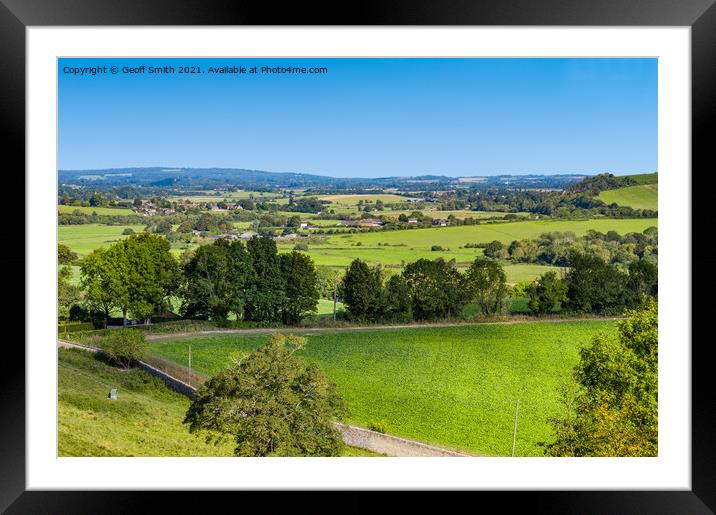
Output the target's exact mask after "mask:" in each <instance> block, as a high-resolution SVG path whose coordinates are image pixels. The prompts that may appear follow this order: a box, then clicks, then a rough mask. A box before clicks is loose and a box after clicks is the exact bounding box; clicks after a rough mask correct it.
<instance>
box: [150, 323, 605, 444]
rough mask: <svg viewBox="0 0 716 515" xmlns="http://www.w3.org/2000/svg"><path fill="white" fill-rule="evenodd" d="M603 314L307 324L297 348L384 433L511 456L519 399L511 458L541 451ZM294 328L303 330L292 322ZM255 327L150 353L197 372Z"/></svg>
mask: <svg viewBox="0 0 716 515" xmlns="http://www.w3.org/2000/svg"><path fill="white" fill-rule="evenodd" d="M614 330H615V324H614V322H613V321H609V320H589V321H568V322H526V323H516V324H478V325H460V326H454V327H422V328H410V329H399V330H395V329H382V330H380V329H366V330H352V331H335V332H314V333H313V334H311V332H310V331H306V332H304V334H306V335H308V336H309V338H308V345H307V346H306V348H305V349H303V350H301V351H299V354H300V355H301V356H303V357H304V358H305V359H306V360H308V361H315V362H318V363H319V364H320V365H321V366H322V368H323V369H324V370H325V371H326V372H327V374H328V375H329V377H330V378H331V380H332V381H334V382H335V383H336V385H337V389H338V392H339V393H340V395H342V396H343V398H344V399H345V400H346V402H347V404H348V407H349V409H350V410H351V413H352V414H351V416H350V422H351V423H353V424H356V425H359V426H364V427H366V426H368V424H369V423H371V422H372V421H381V420H382V421H385V422H386V423H387V425H388V430H387V432H388V433H389V434H394V435H397V436H402V437H405V438H411V439H416V440H419V441H423V442H426V443H432V444H435V445H440V446H443V447H446V448H452V449H456V450H462V451H465V452H468V453H475V454H485V455H494V456H509V455H510V452H511V447H512V432H513V424H514V414H515V403H516V402H517V400H518V399H519V401H520V412H519V418H518V433H517V444H516V455H517V456H540V455H542V454H543V453H542V448H541V447H540V446H539V445H538V444H539V442H544V441H548V440H549V439H550V438H551V434H552V433H551V428H550V426H549V424H548V422H547V420H548V418H549V417H551V416H555V415H557V414H558V413H560V409H561V405H560V403H559V400H558V393H557V387H558V386H559V385H560V384H561V383H562V382H563V381H565V380H566V379H567V378H568V377H569V376H570V373H571V370H572V368H573V367H574V365H576V363H577V362H578V359H579V349H580V347H581V346H583V345H585V344H588V343H589V342H590V340H591V338H592V337H593V336H594V335H595V334H597V333H598V332H600V331H606V332H613V331H614ZM296 333H297V334H302V331H301V330H300V329H299V330H296ZM264 339H265V336H260V335H239V334H227V335H212V336H192V337H188V338H181V339H173V340H159V341H152V342H150V351H151V353H152V354H154V355H157V356H159V357H161V358H164V359H167V360H170V361H173V362H175V363H178V364H181V365H184V366H186V364H187V359H188V350H189V345H191V350H192V366H193V367H194V369H195V370H196V371H197V372H199V373H203V374H207V375H211V374H215V373H217V372H218V371H220V370H221V369H222V368H223V367H224V366H226V364H227V363H228V362H229V358H230V357H231V356H241V355H243V354H246V353H248V352H251V351H253V350H255V349H257V348H258V347H259V346H260V345H261V344H262V343H263V341H264Z"/></svg>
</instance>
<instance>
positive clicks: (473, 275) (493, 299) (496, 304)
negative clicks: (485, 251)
mask: <svg viewBox="0 0 716 515" xmlns="http://www.w3.org/2000/svg"><path fill="white" fill-rule="evenodd" d="M506 280H507V277H506V275H505V271H504V270H503V268H502V265H500V263H499V262H498V261H496V260H494V259H490V258H486V257H477V258H475V261H473V262H472V264H471V265H470V267H469V268H468V269H467V270H466V272H465V276H464V278H463V285H464V288H465V293H466V294H467V295H468V298H469V299H470V300H471V301H473V302H475V303H476V304H477V305H478V308H479V310H480V313H482V314H483V315H497V314H500V313H503V312H504V311H505V310H506V308H507V304H506V303H507V300H508V298H509V288H508V287H507V283H506Z"/></svg>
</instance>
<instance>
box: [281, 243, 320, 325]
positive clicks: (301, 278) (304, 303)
mask: <svg viewBox="0 0 716 515" xmlns="http://www.w3.org/2000/svg"><path fill="white" fill-rule="evenodd" d="M279 259H280V265H281V276H282V277H283V282H284V284H285V285H286V290H285V296H286V297H285V298H286V301H285V303H284V306H283V323H284V324H288V325H296V324H298V323H299V322H300V321H301V320H302V319H303V318H304V317H305V316H306V315H308V314H310V313H314V312H315V311H316V307H317V306H318V279H317V276H316V267H315V266H313V260H312V259H311V258H310V256H308V255H306V254H304V253H303V252H296V251H294V252H289V253H288V254H281V255H280V258H279Z"/></svg>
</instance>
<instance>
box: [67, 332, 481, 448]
mask: <svg viewBox="0 0 716 515" xmlns="http://www.w3.org/2000/svg"><path fill="white" fill-rule="evenodd" d="M57 346H58V347H63V348H67V349H80V350H84V351H87V352H92V353H95V354H97V353H101V352H102V351H101V350H100V349H97V348H94V347H87V346H85V345H79V344H76V343H72V342H68V341H66V340H61V339H59V338H58V339H57ZM139 368H141V369H142V370H145V371H147V372H148V373H150V374H152V375H153V376H154V377H157V378H159V379H161V380H163V381H164V382H165V383H166V385H167V386H168V387H169V388H171V389H172V390H174V391H175V392H177V393H179V394H181V395H184V396H185V397H188V398H189V399H191V400H194V399H195V398H196V388H194V387H193V386H191V385H189V384H187V383H185V382H184V381H182V380H180V379H177V378H176V377H173V376H171V375H170V374H168V373H166V372H164V371H163V370H160V369H158V368H156V367H154V366H152V365H150V364H149V363H145V362H144V361H139ZM334 425H335V426H336V428H338V429H339V430H340V431H341V434H342V438H343V442H344V443H345V444H346V445H350V446H352V447H358V448H360V449H366V450H369V451H373V452H377V453H379V454H385V455H387V456H393V457H445V456H449V457H468V456H472V455H468V454H461V453H459V452H456V451H451V450H448V449H443V448H441V447H436V446H434V445H429V444H426V443H423V442H418V441H416V440H408V439H406V438H400V437H398V436H391V435H386V434H383V433H378V432H376V431H371V430H370V429H366V428H363V427H357V426H351V425H347V424H341V423H339V422H334Z"/></svg>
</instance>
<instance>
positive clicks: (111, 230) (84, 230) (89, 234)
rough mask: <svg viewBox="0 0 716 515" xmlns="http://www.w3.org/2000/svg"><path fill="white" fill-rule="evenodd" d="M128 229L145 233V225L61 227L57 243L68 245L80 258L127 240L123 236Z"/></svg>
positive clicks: (58, 227)
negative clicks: (98, 249)
mask: <svg viewBox="0 0 716 515" xmlns="http://www.w3.org/2000/svg"><path fill="white" fill-rule="evenodd" d="M126 228H131V229H133V230H134V232H142V231H144V226H143V225H101V224H83V225H59V226H57V241H58V243H63V244H65V245H67V246H68V247H69V248H70V250H72V251H74V252H77V253H78V254H79V255H80V256H86V255H87V254H89V253H90V252H92V251H93V250H94V249H96V248H99V247H106V246H109V245H111V244H112V243H114V242H116V241H119V240H122V239H124V238H126V236H124V235H123V234H122V231H124V230H125V229H126Z"/></svg>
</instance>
